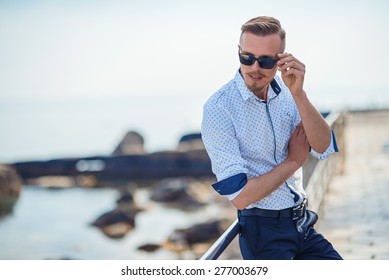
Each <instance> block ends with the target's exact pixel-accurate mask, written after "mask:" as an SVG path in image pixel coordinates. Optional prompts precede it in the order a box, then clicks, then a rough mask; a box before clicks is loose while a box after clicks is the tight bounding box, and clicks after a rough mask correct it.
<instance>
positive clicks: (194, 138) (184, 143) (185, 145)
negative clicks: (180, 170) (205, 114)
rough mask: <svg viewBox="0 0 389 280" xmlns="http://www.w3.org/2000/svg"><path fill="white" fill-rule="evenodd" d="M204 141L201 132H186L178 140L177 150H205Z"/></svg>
mask: <svg viewBox="0 0 389 280" xmlns="http://www.w3.org/2000/svg"><path fill="white" fill-rule="evenodd" d="M204 149H205V147H204V143H203V140H202V139H201V133H191V134H186V135H184V136H182V137H181V139H180V141H179V142H178V146H177V150H178V151H180V152H187V151H196V150H204Z"/></svg>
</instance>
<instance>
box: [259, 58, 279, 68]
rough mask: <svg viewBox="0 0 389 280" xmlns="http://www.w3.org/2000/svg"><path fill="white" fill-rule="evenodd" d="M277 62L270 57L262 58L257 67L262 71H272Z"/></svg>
mask: <svg viewBox="0 0 389 280" xmlns="http://www.w3.org/2000/svg"><path fill="white" fill-rule="evenodd" d="M276 62H277V60H275V59H273V58H270V57H263V58H262V59H261V63H259V66H260V67H261V68H263V69H272V68H273V67H274V65H275V64H276Z"/></svg>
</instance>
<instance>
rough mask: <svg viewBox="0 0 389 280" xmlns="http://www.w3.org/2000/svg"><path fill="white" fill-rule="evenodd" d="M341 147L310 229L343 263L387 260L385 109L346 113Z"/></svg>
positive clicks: (388, 124)
mask: <svg viewBox="0 0 389 280" xmlns="http://www.w3.org/2000/svg"><path fill="white" fill-rule="evenodd" d="M345 145H346V146H345V150H344V151H341V152H343V153H345V162H344V164H345V165H344V172H343V173H341V174H337V175H335V176H334V177H333V178H332V181H331V183H330V185H329V187H328V190H327V193H326V195H325V196H324V200H323V201H322V204H321V207H320V209H319V212H318V213H319V222H318V223H317V225H316V229H317V230H318V231H319V232H321V233H323V235H324V236H325V237H326V238H327V239H328V240H329V241H330V242H331V243H332V244H333V245H334V247H335V248H336V249H337V250H338V251H339V253H340V254H341V255H342V257H343V258H344V259H353V260H369V259H380V260H388V259H389V110H377V111H366V112H351V113H348V117H347V125H346V131H345Z"/></svg>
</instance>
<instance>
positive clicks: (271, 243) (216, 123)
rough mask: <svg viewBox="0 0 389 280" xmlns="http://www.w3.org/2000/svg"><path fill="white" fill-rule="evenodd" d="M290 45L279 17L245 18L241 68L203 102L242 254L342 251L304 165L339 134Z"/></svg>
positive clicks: (300, 255) (313, 255)
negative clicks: (320, 212) (310, 200)
mask: <svg viewBox="0 0 389 280" xmlns="http://www.w3.org/2000/svg"><path fill="white" fill-rule="evenodd" d="M284 51H285V31H284V29H283V28H282V27H281V24H280V22H279V21H278V20H277V19H275V18H272V17H265V16H262V17H257V18H253V19H251V20H249V21H248V22H246V23H245V24H244V25H243V26H242V33H241V36H240V41H239V46H238V56H239V60H240V63H241V64H240V69H239V70H238V72H237V73H236V75H235V77H234V79H233V80H231V81H230V82H229V83H227V84H226V85H225V86H223V87H222V88H221V89H220V90H218V91H217V92H216V93H215V94H213V95H212V96H211V97H210V99H209V100H208V101H207V102H206V104H205V105H204V111H203V121H202V138H203V142H204V144H205V147H206V149H207V152H208V154H209V156H210V158H211V162H212V170H213V172H214V173H215V175H216V177H217V180H218V182H217V183H215V184H213V187H214V189H215V190H216V191H217V192H218V193H220V194H221V195H223V196H226V197H227V198H228V199H229V200H230V201H231V203H232V204H233V205H234V206H235V207H236V208H237V209H238V218H239V225H240V237H239V243H240V248H241V252H242V256H243V258H244V259H341V257H340V255H339V254H338V253H337V252H336V251H335V249H334V248H333V247H332V245H331V244H330V243H329V242H328V241H327V240H326V239H325V238H324V237H323V236H322V235H320V234H318V233H317V232H316V231H315V229H314V228H313V226H314V224H315V223H316V221H317V215H316V213H314V212H312V211H308V210H306V201H307V200H306V194H305V192H304V189H303V186H302V168H301V167H302V165H303V164H304V161H305V160H306V158H307V155H308V153H309V152H311V153H312V154H313V155H314V156H316V157H317V158H319V159H325V158H327V157H328V156H330V155H331V154H332V153H334V152H337V147H336V142H335V137H334V135H333V133H332V131H331V129H330V128H329V126H328V125H327V123H326V122H325V120H324V119H323V118H322V116H321V115H320V113H319V112H318V111H317V110H316V109H315V108H314V107H313V105H312V104H311V103H310V101H309V99H308V97H307V94H306V92H305V91H304V89H303V84H304V76H305V65H304V64H303V63H302V62H300V61H299V60H298V59H296V58H295V57H294V56H293V55H292V54H289V53H285V52H284ZM277 70H278V71H280V73H281V77H279V76H276V72H277Z"/></svg>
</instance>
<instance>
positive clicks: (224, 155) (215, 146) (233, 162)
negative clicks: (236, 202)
mask: <svg viewBox="0 0 389 280" xmlns="http://www.w3.org/2000/svg"><path fill="white" fill-rule="evenodd" d="M201 135H202V140H203V142H204V145H205V148H206V150H207V153H208V155H209V157H210V159H211V164H212V171H213V173H214V174H215V175H216V178H217V180H218V181H219V183H220V184H214V186H213V187H214V188H215V186H216V188H215V190H216V191H218V193H220V194H221V195H223V196H226V197H227V198H229V199H230V200H231V199H233V198H234V197H236V196H237V195H238V194H239V192H240V191H241V190H242V188H243V187H244V185H245V184H246V182H245V181H244V180H245V179H244V178H246V181H247V176H246V175H245V174H247V169H246V167H245V161H244V160H243V158H242V156H241V154H240V150H239V143H238V140H237V138H236V136H235V128H234V125H233V121H232V118H231V116H230V115H229V112H228V111H227V110H226V109H225V108H223V107H222V106H220V105H219V104H217V103H216V104H215V103H212V102H208V103H206V104H205V105H204V108H203V120H202V123H201ZM238 174H241V175H239V176H236V175H238ZM242 174H243V175H244V176H243V177H242ZM228 179H229V180H228Z"/></svg>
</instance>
